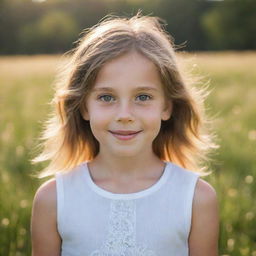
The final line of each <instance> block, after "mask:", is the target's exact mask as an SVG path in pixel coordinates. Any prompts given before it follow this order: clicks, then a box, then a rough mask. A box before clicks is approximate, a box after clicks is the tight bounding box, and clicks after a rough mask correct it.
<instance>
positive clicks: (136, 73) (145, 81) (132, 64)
mask: <svg viewBox="0 0 256 256" xmlns="http://www.w3.org/2000/svg"><path fill="white" fill-rule="evenodd" d="M113 84H126V85H133V86H136V87H137V86H138V85H140V86H143V87H145V86H153V87H158V86H159V85H161V78H160V75H159V72H158V69H157V68H156V66H155V64H154V63H153V62H152V61H151V60H149V59H148V58H147V57H145V56H143V55H142V54H140V53H138V52H136V51H132V52H128V53H126V54H123V55H121V56H118V57H116V58H114V59H112V60H110V61H108V62H107V63H105V64H104V65H103V66H102V68H101V69H100V70H99V72H98V74H97V77H96V81H95V86H94V87H99V86H106V85H113Z"/></svg>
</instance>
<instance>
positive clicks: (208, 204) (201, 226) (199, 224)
mask: <svg viewBox="0 0 256 256" xmlns="http://www.w3.org/2000/svg"><path fill="white" fill-rule="evenodd" d="M218 237H219V215H218V202H217V197H216V192H215V190H214V189H213V188H212V186H211V185H209V184H208V183H207V182H206V181H203V180H201V179H199V180H198V182H197V186H196V189H195V196H194V200H193V214H192V226H191V231H190V236H189V256H205V255H207V256H217V255H218Z"/></svg>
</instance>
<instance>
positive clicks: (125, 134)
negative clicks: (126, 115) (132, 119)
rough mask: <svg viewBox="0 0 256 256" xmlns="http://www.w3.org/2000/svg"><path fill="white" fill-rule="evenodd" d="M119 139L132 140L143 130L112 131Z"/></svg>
mask: <svg viewBox="0 0 256 256" xmlns="http://www.w3.org/2000/svg"><path fill="white" fill-rule="evenodd" d="M110 132H111V133H112V134H113V135H114V136H115V137H116V138H117V139H119V140H131V139H133V138H134V137H136V136H137V134H138V133H140V132H141V131H138V132H136V131H110Z"/></svg>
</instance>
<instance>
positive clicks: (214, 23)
mask: <svg viewBox="0 0 256 256" xmlns="http://www.w3.org/2000/svg"><path fill="white" fill-rule="evenodd" d="M202 24H203V27H204V29H205V32H206V34H207V35H208V44H209V47H210V48H211V49H238V50H245V49H256V5H255V0H226V1H222V2H219V3H217V5H216V6H215V7H214V8H213V9H211V10H209V12H207V13H205V14H204V16H203V18H202Z"/></svg>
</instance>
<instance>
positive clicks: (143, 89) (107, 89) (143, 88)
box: [92, 86, 158, 92]
mask: <svg viewBox="0 0 256 256" xmlns="http://www.w3.org/2000/svg"><path fill="white" fill-rule="evenodd" d="M92 91H109V92H112V91H115V89H113V88H112V87H94V88H93V89H92ZM134 91H158V89H157V88H155V87H150V86H138V87H135V88H134Z"/></svg>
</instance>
